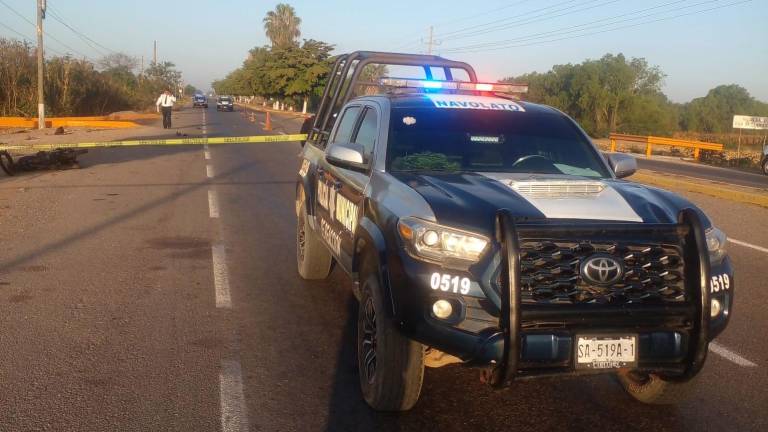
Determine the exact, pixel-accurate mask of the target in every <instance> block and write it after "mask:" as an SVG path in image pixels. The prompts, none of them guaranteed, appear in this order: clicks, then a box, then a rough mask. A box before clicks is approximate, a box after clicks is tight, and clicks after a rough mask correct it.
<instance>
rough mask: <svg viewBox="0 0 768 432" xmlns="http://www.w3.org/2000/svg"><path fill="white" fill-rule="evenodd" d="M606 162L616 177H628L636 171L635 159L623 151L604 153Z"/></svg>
mask: <svg viewBox="0 0 768 432" xmlns="http://www.w3.org/2000/svg"><path fill="white" fill-rule="evenodd" d="M606 156H608V162H609V163H610V164H611V168H613V172H614V173H615V174H616V177H618V178H624V177H629V176H631V175H632V174H634V173H635V172H636V171H637V160H635V157H634V156H630V155H628V154H624V153H606Z"/></svg>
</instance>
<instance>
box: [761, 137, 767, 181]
mask: <svg viewBox="0 0 768 432" xmlns="http://www.w3.org/2000/svg"><path fill="white" fill-rule="evenodd" d="M760 166H762V167H763V174H765V175H768V144H766V145H764V146H763V160H762V161H760Z"/></svg>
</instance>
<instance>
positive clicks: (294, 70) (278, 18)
mask: <svg viewBox="0 0 768 432" xmlns="http://www.w3.org/2000/svg"><path fill="white" fill-rule="evenodd" d="M263 23H264V32H265V33H266V35H267V37H268V38H269V40H270V42H271V43H270V45H269V46H263V47H255V48H253V49H251V50H250V51H249V53H248V57H247V58H246V60H245V61H244V62H243V65H242V66H241V67H240V68H238V69H236V70H234V71H232V72H231V73H229V74H228V75H227V76H226V77H225V78H224V79H221V80H218V81H214V82H213V83H212V87H213V89H214V90H215V91H216V93H217V94H230V95H245V96H252V95H257V96H260V97H262V98H263V99H265V100H273V101H276V102H279V103H282V104H284V105H289V106H294V107H299V106H303V104H304V103H307V104H308V106H309V107H310V109H311V108H312V107H313V106H314V104H315V103H316V101H317V100H318V99H319V97H320V96H321V94H322V90H323V87H324V86H325V82H326V79H327V76H328V74H329V73H330V71H331V67H332V65H333V60H332V59H331V51H332V50H333V45H331V44H328V43H325V42H321V41H317V40H314V39H305V40H303V41H302V42H299V37H300V36H301V29H300V26H301V19H300V18H299V17H298V16H296V12H295V10H294V9H293V7H291V6H290V5H287V4H278V5H277V7H276V8H275V10H274V11H270V12H268V13H267V15H266V16H265V17H264V20H263Z"/></svg>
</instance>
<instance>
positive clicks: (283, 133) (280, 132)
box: [277, 131, 287, 135]
mask: <svg viewBox="0 0 768 432" xmlns="http://www.w3.org/2000/svg"><path fill="white" fill-rule="evenodd" d="M277 133H279V134H280V135H287V134H286V133H285V132H283V131H278V132H277Z"/></svg>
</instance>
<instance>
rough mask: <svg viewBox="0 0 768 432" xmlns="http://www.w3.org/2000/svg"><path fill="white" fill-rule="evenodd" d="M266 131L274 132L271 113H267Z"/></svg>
mask: <svg viewBox="0 0 768 432" xmlns="http://www.w3.org/2000/svg"><path fill="white" fill-rule="evenodd" d="M264 130H265V131H271V130H272V117H270V115H269V111H267V119H266V120H265V121H264Z"/></svg>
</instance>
